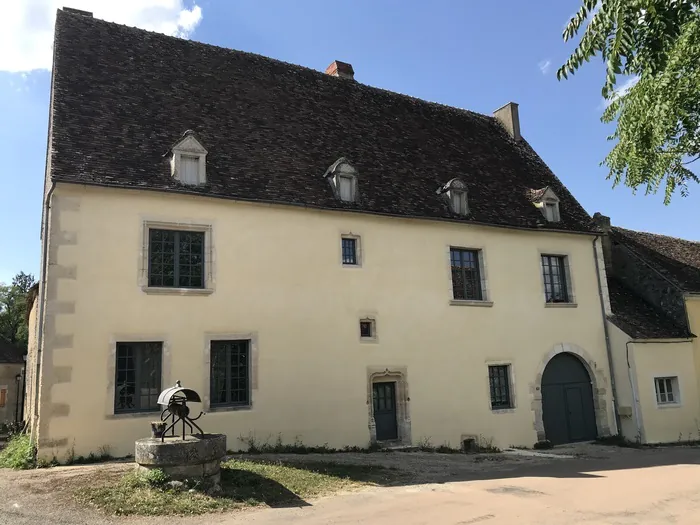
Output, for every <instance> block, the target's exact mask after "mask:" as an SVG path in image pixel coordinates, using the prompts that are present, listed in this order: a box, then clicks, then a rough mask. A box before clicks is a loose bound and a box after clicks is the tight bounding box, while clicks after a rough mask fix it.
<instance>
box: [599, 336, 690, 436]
mask: <svg viewBox="0 0 700 525" xmlns="http://www.w3.org/2000/svg"><path fill="white" fill-rule="evenodd" d="M609 330H610V339H611V346H612V351H613V362H614V365H613V368H614V370H615V382H616V388H617V402H618V406H619V407H620V416H621V427H622V432H621V433H622V435H623V436H624V437H625V438H627V439H629V440H630V441H637V442H641V443H670V442H677V441H689V440H697V439H700V397H698V384H697V377H698V376H697V374H696V363H697V360H696V357H695V350H694V348H693V345H694V344H695V343H694V342H693V341H692V340H682V339H675V340H660V339H656V340H649V341H640V340H633V339H632V338H631V337H629V336H628V335H627V334H626V333H624V332H623V331H622V330H620V329H619V328H618V327H616V326H615V325H613V324H612V323H609ZM663 377H670V378H677V383H676V384H677V386H678V391H677V392H674V395H675V396H676V398H677V400H678V402H677V403H672V404H666V405H664V404H659V403H657V398H656V386H655V383H654V380H655V378H663ZM674 388H675V385H674Z"/></svg>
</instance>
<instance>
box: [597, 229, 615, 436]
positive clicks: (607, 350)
mask: <svg viewBox="0 0 700 525" xmlns="http://www.w3.org/2000/svg"><path fill="white" fill-rule="evenodd" d="M598 239H600V235H596V236H595V238H594V239H593V260H594V262H595V274H596V278H597V279H598V298H599V299H600V313H601V315H602V316H603V332H604V333H605V353H606V355H607V356H608V368H609V369H610V387H611V389H612V407H613V414H614V415H615V427H616V430H617V434H619V433H620V432H621V428H622V422H621V420H620V414H619V413H618V410H617V388H616V387H615V367H614V366H613V358H612V349H611V347H610V333H609V331H608V316H607V315H606V313H605V299H604V298H603V283H602V281H601V278H600V265H599V264H598V245H597V244H596V243H597V242H598Z"/></svg>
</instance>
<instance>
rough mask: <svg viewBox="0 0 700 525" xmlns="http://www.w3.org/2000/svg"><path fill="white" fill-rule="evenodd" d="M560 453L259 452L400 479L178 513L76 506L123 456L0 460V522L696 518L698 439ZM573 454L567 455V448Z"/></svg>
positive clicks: (122, 466)
mask: <svg viewBox="0 0 700 525" xmlns="http://www.w3.org/2000/svg"><path fill="white" fill-rule="evenodd" d="M550 452H553V453H554V454H557V455H564V456H566V455H568V456H569V458H566V459H564V458H551V457H532V456H515V455H511V454H505V453H504V454H483V455H482V454H479V455H469V456H466V455H461V454H454V455H453V454H432V453H422V452H393V453H374V454H332V455H328V454H309V455H293V456H292V455H265V456H257V457H260V458H265V459H289V458H292V459H293V460H294V461H333V462H337V463H341V462H345V463H350V464H377V465H383V466H385V467H392V468H396V469H399V470H400V471H401V472H402V476H401V477H400V480H401V481H398V482H395V483H394V486H390V487H372V488H368V489H366V490H363V491H361V492H358V493H350V494H343V495H337V496H332V497H327V498H323V499H320V500H315V501H309V502H304V505H302V506H299V507H297V508H273V509H271V508H266V509H253V510H245V511H238V512H233V513H228V514H216V515H207V516H201V517H187V518H175V519H173V518H167V519H166V518H116V517H111V516H105V515H104V514H101V513H100V512H98V511H96V510H93V509H89V508H80V507H78V506H77V505H76V504H75V503H74V501H73V498H72V492H73V490H74V489H75V488H77V487H78V486H84V485H85V484H91V483H95V482H96V480H99V479H104V477H114V478H116V477H119V476H120V475H121V474H123V473H124V472H126V471H127V470H129V469H130V468H132V464H131V463H117V462H112V463H105V464H98V465H89V466H77V467H58V468H53V469H43V470H34V471H24V472H15V471H8V470H0V495H1V496H0V524H2V525H4V524H8V525H9V524H12V525H24V524H35V523H42V524H48V525H52V524H61V525H63V524H66V525H68V524H70V525H80V524H85V525H102V524H112V523H123V524H143V525H151V524H152V525H156V524H158V525H159V524H166V523H167V524H169V525H170V524H172V525H180V524H185V523H187V524H191V523H192V522H193V521H194V522H197V523H202V524H210V523H211V524H222V525H223V524H238V523H253V524H268V525H272V524H283V523H284V524H287V523H292V524H294V523H304V524H309V525H315V524H316V525H321V524H338V525H340V524H351V523H382V524H386V523H401V524H402V525H413V524H416V525H417V524H431V525H432V524H443V523H444V524H467V523H484V524H486V525H497V524H506V523H508V524H509V525H510V524H512V523H514V522H517V523H519V524H524V525H527V524H530V523H532V524H535V523H536V524H538V525H548V524H552V525H555V524H556V525H560V524H561V523H586V524H606V525H607V524H610V525H612V524H616V525H617V524H622V525H624V524H628V523H629V524H633V523H634V524H651V523H653V524H657V523H659V524H661V523H677V524H686V523H687V524H689V525H690V524H693V525H696V524H697V523H700V518H698V516H700V512H699V511H700V449H699V448H691V447H678V448H676V447H672V448H664V449H661V448H660V449H649V450H636V449H625V448H616V447H607V446H601V445H593V444H588V445H576V446H571V447H562V448H559V447H557V448H556V449H555V450H554V451H550ZM571 456H573V458H571Z"/></svg>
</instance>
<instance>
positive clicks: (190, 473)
mask: <svg viewBox="0 0 700 525" xmlns="http://www.w3.org/2000/svg"><path fill="white" fill-rule="evenodd" d="M225 455H226V436H225V435H224V434H193V435H190V436H186V437H185V439H182V436H171V437H166V438H165V439H164V440H163V441H161V440H160V438H144V439H139V440H138V441H137V442H136V454H135V461H136V463H137V465H138V467H137V468H138V469H139V470H141V471H149V470H153V469H161V470H162V471H163V472H165V473H166V474H167V475H168V476H170V478H171V479H173V480H179V481H182V480H184V479H189V480H200V481H202V483H203V484H204V485H216V484H218V483H219V480H220V479H221V473H220V469H221V460H222V459H223V458H224V456H225Z"/></svg>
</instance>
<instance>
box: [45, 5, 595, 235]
mask: <svg viewBox="0 0 700 525" xmlns="http://www.w3.org/2000/svg"><path fill="white" fill-rule="evenodd" d="M444 81H445V82H449V81H450V78H449V74H447V73H446V74H445V78H444ZM52 95H53V98H52V100H53V103H52V115H51V116H52V120H51V130H52V142H51V158H50V159H49V161H50V167H51V176H52V178H53V180H55V181H64V182H73V183H81V184H98V185H107V186H115V187H127V188H137V189H154V190H168V191H176V192H184V193H198V194H205V195H210V196H215V197H225V198H232V199H240V200H253V201H265V202H277V203H285V204H294V205H301V206H309V207H317V208H325V209H336V210H337V209H345V210H352V211H362V212H369V213H379V214H389V215H398V216H410V217H421V218H433V219H447V220H454V221H464V222H473V223H486V224H494V225H503V226H514V227H524V228H546V229H553V230H569V231H579V232H590V231H591V226H590V217H589V215H588V214H587V213H586V211H585V210H584V209H583V208H582V207H581V205H580V204H579V203H578V202H577V201H576V200H575V199H574V197H573V196H572V195H571V194H570V193H569V191H568V190H567V189H566V188H565V187H564V186H563V185H562V183H561V182H560V181H559V179H557V177H556V176H555V175H554V174H553V173H552V172H551V171H550V169H549V168H548V167H547V166H546V165H545V163H544V162H543V161H542V159H540V157H539V156H538V155H537V154H536V153H535V152H534V150H533V149H532V148H531V147H530V146H529V145H528V143H527V142H526V141H525V140H521V141H519V142H516V141H515V140H514V139H512V138H511V137H510V135H508V133H507V132H506V131H505V129H504V128H503V127H502V126H501V125H500V124H499V123H498V122H497V121H496V120H495V119H494V118H493V117H491V116H485V115H480V114H477V113H473V112H471V111H466V110H463V109H456V108H452V107H448V106H444V105H440V104H435V103H431V102H426V101H423V100H419V99H416V98H412V97H409V96H406V95H401V94H398V93H392V92H389V91H385V90H382V89H378V88H374V87H371V86H367V85H364V84H361V83H359V82H356V81H353V80H348V79H343V78H337V77H333V76H330V75H326V74H324V73H321V72H319V71H315V70H311V69H307V68H304V67H301V66H296V65H292V64H288V63H285V62H280V61H278V60H273V59H270V58H266V57H263V56H259V55H254V54H251V53H245V52H240V51H232V50H229V49H224V48H220V47H215V46H211V45H205V44H201V43H197V42H192V41H188V40H182V39H178V38H174V37H169V36H164V35H161V34H157V33H150V32H147V31H144V30H141V29H135V28H130V27H126V26H121V25H118V24H114V23H109V22H104V21H101V20H97V19H94V18H91V17H87V16H82V15H78V14H73V13H69V12H65V11H60V10H59V11H58V15H57V22H56V36H55V43H54V68H53V93H52ZM188 129H191V130H193V131H194V132H196V134H197V137H198V138H199V139H200V140H201V143H202V146H204V147H205V148H206V149H207V150H208V156H207V168H206V171H207V183H206V184H205V185H204V186H202V187H192V186H184V185H182V184H180V183H179V182H178V181H176V180H174V179H173V178H172V177H171V175H170V167H169V164H168V162H167V158H165V157H164V156H165V155H166V154H168V152H169V149H170V147H171V146H172V144H174V143H175V142H176V141H177V140H178V138H179V137H181V136H182V134H183V132H184V131H185V130H188ZM341 157H346V158H347V159H348V160H349V161H350V162H351V163H352V165H353V166H355V167H356V168H357V170H358V174H359V175H358V181H359V196H360V197H359V202H356V203H346V202H342V201H340V200H338V199H336V198H335V197H334V194H333V191H332V188H331V187H330V184H329V183H328V181H327V180H325V179H324V178H323V174H324V173H325V172H326V170H327V169H328V167H329V166H331V165H332V164H333V163H334V162H335V161H336V160H337V159H339V158H341ZM455 177H458V178H460V179H461V180H463V181H464V182H465V183H466V184H467V187H468V191H469V210H470V214H469V215H468V216H466V217H460V216H459V215H456V214H454V213H452V212H451V211H450V208H449V205H448V203H447V202H446V201H445V199H443V198H441V196H440V195H437V194H436V190H437V189H438V188H440V187H441V186H442V185H444V184H445V183H446V182H447V181H449V180H450V179H453V178H455ZM545 187H550V188H551V189H552V190H553V191H554V192H555V193H556V195H557V196H558V197H559V199H560V214H561V221H560V222H557V223H547V222H546V220H545V219H544V217H543V216H542V213H541V212H540V211H539V210H538V209H537V208H536V207H535V206H533V204H532V203H531V202H530V200H529V199H528V197H527V194H528V193H527V192H528V191H529V190H533V189H535V190H536V189H541V188H545Z"/></svg>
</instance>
